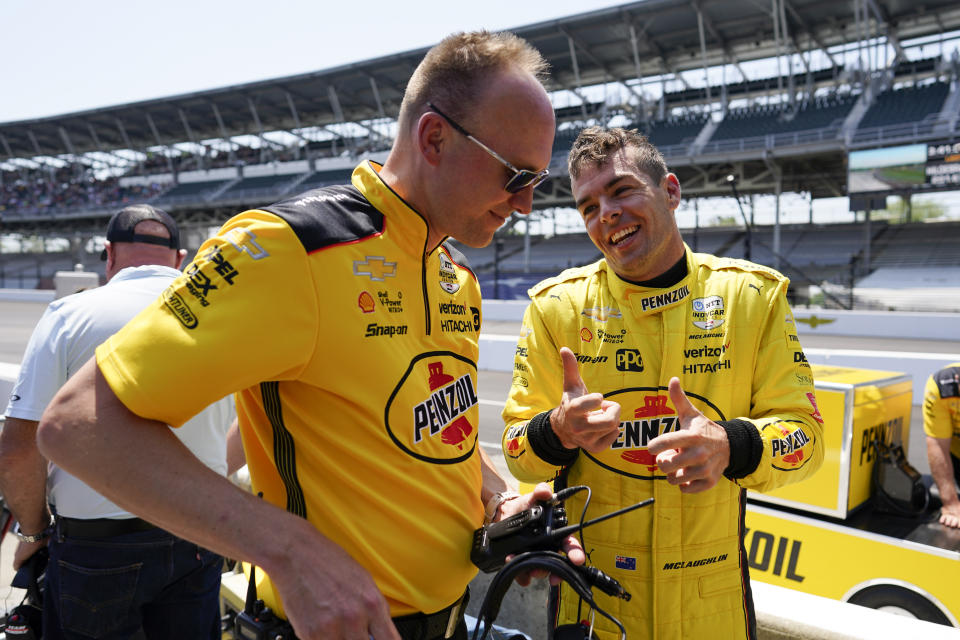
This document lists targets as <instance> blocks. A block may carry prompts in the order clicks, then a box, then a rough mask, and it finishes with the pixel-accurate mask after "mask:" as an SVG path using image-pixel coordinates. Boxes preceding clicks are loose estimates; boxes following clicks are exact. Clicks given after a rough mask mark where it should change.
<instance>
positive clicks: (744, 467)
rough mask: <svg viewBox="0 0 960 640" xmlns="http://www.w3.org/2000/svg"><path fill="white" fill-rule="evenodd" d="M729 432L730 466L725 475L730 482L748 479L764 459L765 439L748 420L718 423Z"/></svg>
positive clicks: (724, 472)
mask: <svg viewBox="0 0 960 640" xmlns="http://www.w3.org/2000/svg"><path fill="white" fill-rule="evenodd" d="M717 424H719V425H720V426H721V427H723V428H724V430H725V431H726V432H727V440H728V441H729V442H730V464H729V465H727V468H726V469H724V471H723V475H724V476H725V477H726V478H727V479H728V480H737V479H739V478H746V477H747V476H748V475H750V474H751V473H753V472H754V471H756V470H757V467H758V466H760V460H761V458H763V438H761V437H760V432H759V431H757V428H756V427H755V426H753V424H752V423H750V422H747V421H746V420H721V421H719V422H717Z"/></svg>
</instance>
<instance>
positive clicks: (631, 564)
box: [617, 556, 637, 571]
mask: <svg viewBox="0 0 960 640" xmlns="http://www.w3.org/2000/svg"><path fill="white" fill-rule="evenodd" d="M617 569H626V570H627V571H636V570H637V559H636V558H631V557H630V556H617Z"/></svg>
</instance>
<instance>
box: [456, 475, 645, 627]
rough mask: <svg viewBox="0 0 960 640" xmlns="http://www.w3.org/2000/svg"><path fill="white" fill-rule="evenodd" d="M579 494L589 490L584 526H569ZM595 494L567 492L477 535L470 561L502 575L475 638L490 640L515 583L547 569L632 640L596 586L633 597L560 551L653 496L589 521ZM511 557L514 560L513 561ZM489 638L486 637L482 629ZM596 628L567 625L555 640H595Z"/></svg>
mask: <svg viewBox="0 0 960 640" xmlns="http://www.w3.org/2000/svg"><path fill="white" fill-rule="evenodd" d="M578 491H586V492H587V499H586V502H585V503H584V506H583V513H582V514H581V516H580V522H579V524H574V525H567V519H566V510H565V509H564V506H563V501H564V500H565V499H567V498H568V497H570V496H571V495H573V494H574V493H576V492H578ZM590 497H591V491H590V488H589V487H587V486H585V485H578V486H574V487H568V488H566V489H562V490H560V491H558V492H557V493H556V494H554V497H553V498H552V499H551V500H547V501H542V502H540V503H538V504H537V505H534V506H533V507H531V508H530V509H527V510H525V511H522V512H520V513H517V514H514V515H512V516H510V517H509V518H505V519H503V520H501V521H500V522H495V523H492V524H488V525H484V526H483V527H481V528H480V529H477V530H476V531H475V532H474V536H473V548H472V549H471V552H470V559H471V560H472V561H473V563H474V564H475V565H477V566H478V567H480V569H482V570H483V571H485V572H487V573H492V572H494V571H496V575H495V576H494V577H493V580H492V581H491V582H490V585H489V587H488V588H487V593H486V595H485V596H484V599H483V603H482V604H481V605H480V611H479V613H478V614H477V625H476V627H474V630H473V640H478V636H479V640H484V639H485V638H486V636H487V632H488V631H489V629H490V628H491V626H492V625H493V621H494V619H496V617H497V614H498V613H499V612H500V603H501V602H502V601H503V597H504V596H505V595H506V592H507V590H508V589H509V588H510V585H511V584H512V582H513V579H514V578H515V577H516V576H517V575H519V574H521V573H526V572H529V571H532V570H534V569H544V570H546V571H548V572H550V573H551V574H553V575H555V576H557V577H559V578H560V579H561V580H563V581H564V582H566V583H567V584H569V585H570V586H571V587H572V588H573V590H574V591H575V592H576V593H577V595H578V596H580V598H581V599H582V601H583V602H586V603H587V605H588V606H589V607H590V609H591V620H592V619H593V612H597V613H599V614H600V615H602V616H604V617H605V618H607V619H608V620H610V621H611V622H613V623H614V624H615V625H616V626H617V627H618V628H619V629H620V637H621V638H626V636H627V632H626V630H625V629H624V627H623V625H622V624H621V623H620V621H619V620H617V619H616V618H614V617H613V616H611V615H610V614H609V613H607V612H606V611H604V610H603V609H601V608H600V607H599V606H598V605H597V603H596V601H595V600H594V599H593V591H592V589H593V587H596V588H598V589H600V590H601V591H603V592H604V593H606V594H607V595H609V596H612V597H615V598H622V599H624V600H629V599H630V594H629V593H628V592H627V591H626V590H625V589H624V588H623V587H622V586H621V585H620V583H619V582H618V581H617V580H616V579H615V578H613V577H611V576H608V575H607V574H605V573H604V572H603V571H601V570H600V569H598V568H597V567H589V566H579V565H575V564H573V563H572V562H571V561H570V559H569V558H567V556H566V555H563V554H561V553H559V552H560V551H561V546H562V543H563V540H564V539H565V538H566V537H567V536H569V535H571V534H573V533H575V532H577V533H579V537H580V543H581V544H583V529H584V528H585V527H588V526H590V525H593V524H597V523H599V522H603V521H605V520H609V519H610V518H614V517H617V516H620V515H623V514H625V513H627V512H629V511H633V510H634V509H639V508H641V507H645V506H647V505H649V504H652V503H653V498H649V499H647V500H644V501H642V502H638V503H637V504H634V505H630V506H629V507H625V508H623V509H618V510H617V511H613V512H611V513H608V514H605V515H603V516H600V517H599V518H594V519H593V520H587V521H585V520H584V518H585V517H586V513H587V506H588V505H589V504H590ZM584 548H586V547H585V546H584ZM508 556H513V557H512V558H511V559H510V560H509V561H508V560H507V557H508ZM481 624H482V625H483V629H484V630H483V634H482V635H480V634H479V633H480V625H481ZM593 637H594V636H593V624H592V622H591V625H590V627H589V628H586V627H583V626H582V625H579V624H577V625H563V626H562V627H558V628H557V629H556V630H555V632H554V635H553V638H554V640H561V639H562V640H589V639H591V638H593Z"/></svg>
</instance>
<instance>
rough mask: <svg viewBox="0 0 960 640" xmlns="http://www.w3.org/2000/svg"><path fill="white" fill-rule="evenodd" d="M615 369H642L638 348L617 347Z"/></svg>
mask: <svg viewBox="0 0 960 640" xmlns="http://www.w3.org/2000/svg"><path fill="white" fill-rule="evenodd" d="M617 371H643V359H642V358H641V357H640V351H639V350H638V349H617Z"/></svg>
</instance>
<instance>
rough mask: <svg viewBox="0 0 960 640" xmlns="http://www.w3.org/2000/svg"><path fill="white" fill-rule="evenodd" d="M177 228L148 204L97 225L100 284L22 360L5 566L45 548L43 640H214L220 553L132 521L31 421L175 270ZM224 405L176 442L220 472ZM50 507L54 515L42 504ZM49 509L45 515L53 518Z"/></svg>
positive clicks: (50, 312) (42, 326)
mask: <svg viewBox="0 0 960 640" xmlns="http://www.w3.org/2000/svg"><path fill="white" fill-rule="evenodd" d="M185 254H186V251H184V250H182V249H180V234H179V231H178V229H177V225H176V222H174V220H173V218H171V217H170V216H169V215H168V214H167V213H165V212H164V211H161V210H159V209H156V208H154V207H151V206H149V205H133V206H129V207H126V208H124V209H122V210H121V211H119V212H117V213H116V214H115V215H114V216H113V217H112V218H111V219H110V224H109V226H108V228H107V245H106V248H105V249H104V250H103V253H102V254H101V258H102V259H103V260H106V263H107V264H106V274H107V280H108V284H107V285H105V286H103V287H100V288H97V289H91V290H89V291H84V292H81V293H77V294H75V295H71V296H67V297H65V298H61V299H59V300H56V301H54V302H52V303H51V304H50V306H49V307H48V308H47V311H46V313H45V314H44V316H43V317H42V318H41V319H40V322H39V323H38V324H37V327H36V329H35V330H34V332H33V335H32V336H31V338H30V342H29V344H28V346H27V350H26V353H25V354H24V358H23V362H22V365H21V368H20V373H19V376H18V379H17V384H16V386H15V387H14V389H13V393H12V395H11V396H10V400H9V404H8V405H7V410H6V416H7V417H6V424H5V426H4V428H3V430H2V432H0V492H2V493H3V495H4V498H5V500H6V501H7V503H8V504H9V505H10V508H11V510H12V511H13V513H14V515H15V516H16V517H17V519H18V521H19V530H18V536H19V538H20V545H19V546H18V548H17V551H16V553H15V556H14V566H15V567H20V566H21V565H23V563H24V562H25V561H26V560H27V559H28V558H30V557H31V556H32V555H33V554H34V553H35V552H36V551H37V550H39V549H41V548H43V547H45V546H49V551H50V562H49V565H48V568H47V573H46V582H45V597H44V599H43V603H44V607H43V637H44V638H45V639H46V640H54V639H58V638H88V637H96V638H126V637H131V636H132V635H134V634H136V633H137V632H138V630H140V629H143V631H144V632H145V633H146V635H147V637H149V638H174V637H181V636H180V635H179V634H180V632H181V631H182V629H183V627H182V626H180V625H183V624H189V625H190V626H189V628H190V629H193V630H196V631H195V632H194V633H192V634H191V635H190V637H209V638H217V637H219V608H218V602H217V596H218V592H219V584H220V569H221V561H220V558H219V556H217V555H216V554H214V553H212V552H210V551H207V550H205V549H202V548H200V547H198V546H197V545H195V544H193V543H189V542H186V541H184V540H181V539H179V538H176V537H174V536H173V535H171V534H170V533H168V532H166V531H164V530H162V529H159V528H157V527H156V526H154V525H152V524H151V523H149V522H146V521H144V520H141V519H140V518H137V517H134V516H133V514H131V513H129V512H128V511H126V510H124V509H122V508H121V507H118V506H117V505H116V504H114V503H113V502H111V501H109V500H107V499H106V498H104V497H103V496H102V495H100V494H99V493H97V492H96V491H94V490H93V489H91V488H90V487H89V486H87V485H86V484H84V483H83V482H81V481H80V480H78V479H77V478H76V477H74V476H72V475H71V474H69V473H67V472H66V471H64V470H63V469H61V468H59V467H57V466H56V465H52V464H51V465H49V468H48V464H47V461H46V460H45V459H44V458H43V456H42V455H41V454H40V452H39V451H38V449H37V445H36V431H37V422H38V421H39V419H40V415H41V414H42V413H43V410H44V408H45V407H46V405H47V404H48V402H49V401H50V399H51V398H52V397H53V396H54V394H55V393H56V392H57V390H58V389H59V388H60V387H61V386H62V385H63V384H64V383H65V382H66V381H67V379H68V378H69V377H70V376H72V375H73V374H74V373H75V372H76V371H77V370H78V369H79V368H80V367H81V366H82V365H83V364H84V363H85V362H86V361H87V360H88V359H90V358H91V356H93V353H94V349H95V348H96V347H97V345H98V344H100V343H101V342H103V340H105V339H106V338H107V337H108V336H110V335H111V334H113V333H115V332H116V331H117V330H118V329H120V327H122V326H123V325H124V324H126V323H127V321H129V320H130V319H131V318H132V317H133V316H134V315H136V314H137V313H139V312H140V311H141V310H142V309H143V308H144V307H146V306H148V305H149V304H150V303H151V302H153V301H154V300H155V299H156V298H157V297H158V295H159V294H160V292H161V291H163V290H164V289H165V288H166V287H167V286H168V285H169V284H170V283H171V282H172V281H173V280H174V279H175V278H176V277H177V276H179V275H180V272H179V271H178V270H177V269H178V267H179V266H180V264H181V263H182V262H183V258H184V256H185ZM232 419H233V404H232V401H231V400H230V399H224V400H220V401H219V402H216V403H214V404H212V405H210V406H209V407H207V409H205V410H204V411H202V412H201V413H199V414H198V415H197V416H196V417H195V418H193V419H192V420H191V421H190V423H188V424H187V425H185V426H184V428H182V429H178V430H177V432H176V433H177V435H178V436H179V437H180V439H181V440H182V441H183V443H184V444H185V445H186V446H187V447H188V448H189V449H190V450H191V451H192V452H193V453H194V455H196V456H197V457H198V458H199V459H200V460H201V461H203V462H204V463H205V464H206V465H207V466H208V467H210V468H211V469H213V470H214V471H216V472H218V473H220V474H225V473H226V472H227V456H226V442H225V438H226V432H227V428H228V426H229V425H230V422H231V420H232ZM48 501H49V503H50V505H51V507H52V508H48ZM53 514H55V515H53Z"/></svg>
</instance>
